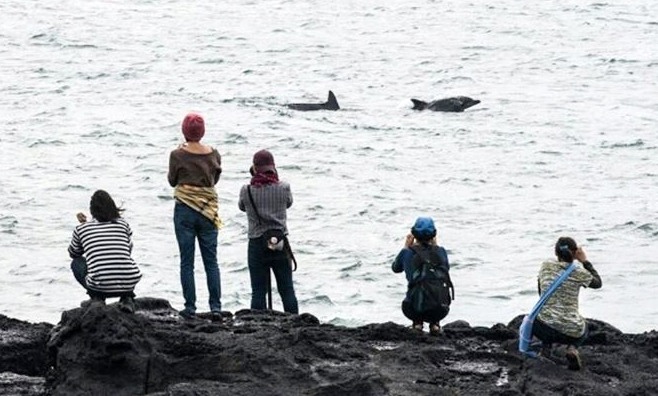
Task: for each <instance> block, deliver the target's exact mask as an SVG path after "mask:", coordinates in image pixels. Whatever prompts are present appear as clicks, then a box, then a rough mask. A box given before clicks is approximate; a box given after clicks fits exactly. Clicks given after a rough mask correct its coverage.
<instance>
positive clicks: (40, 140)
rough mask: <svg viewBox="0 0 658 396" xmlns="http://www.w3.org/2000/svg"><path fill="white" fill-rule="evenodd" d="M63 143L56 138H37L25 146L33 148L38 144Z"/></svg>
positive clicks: (59, 144) (55, 144)
mask: <svg viewBox="0 0 658 396" xmlns="http://www.w3.org/2000/svg"><path fill="white" fill-rule="evenodd" d="M64 144H65V143H64V142H63V141H61V140H57V139H37V140H35V141H34V142H32V143H30V144H29V145H28V146H27V147H30V148H34V147H39V146H44V145H45V146H63V145H64Z"/></svg>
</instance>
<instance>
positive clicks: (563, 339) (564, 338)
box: [532, 318, 589, 347]
mask: <svg viewBox="0 0 658 396" xmlns="http://www.w3.org/2000/svg"><path fill="white" fill-rule="evenodd" d="M532 335H534V336H535V337H537V338H539V339H540V340H541V342H542V344H544V345H551V344H564V345H573V346H576V347H578V346H580V345H581V344H582V343H583V342H584V341H585V340H586V339H587V336H588V335H589V329H588V328H587V324H585V333H583V335H582V336H580V337H578V338H575V337H570V336H568V335H566V334H562V333H560V332H559V331H557V330H555V329H554V328H552V327H550V326H548V325H547V324H546V323H544V322H542V321H541V320H539V319H536V318H535V321H534V322H533V323H532Z"/></svg>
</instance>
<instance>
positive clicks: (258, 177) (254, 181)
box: [251, 172, 279, 186]
mask: <svg viewBox="0 0 658 396" xmlns="http://www.w3.org/2000/svg"><path fill="white" fill-rule="evenodd" d="M278 182H279V175H278V174H277V173H274V172H267V173H256V174H255V175H254V176H252V178H251V185H252V186H265V185H268V184H276V183H278Z"/></svg>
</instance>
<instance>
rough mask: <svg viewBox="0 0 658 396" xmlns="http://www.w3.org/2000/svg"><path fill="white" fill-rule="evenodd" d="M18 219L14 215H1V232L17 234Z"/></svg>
mask: <svg viewBox="0 0 658 396" xmlns="http://www.w3.org/2000/svg"><path fill="white" fill-rule="evenodd" d="M17 226H18V220H17V219H16V218H15V217H14V216H3V217H0V232H2V233H3V234H16V227H17Z"/></svg>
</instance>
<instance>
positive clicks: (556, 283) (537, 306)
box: [528, 262, 576, 321]
mask: <svg viewBox="0 0 658 396" xmlns="http://www.w3.org/2000/svg"><path fill="white" fill-rule="evenodd" d="M575 269H576V265H575V264H574V263H573V262H571V264H570V265H569V266H568V267H567V268H566V269H565V270H564V271H562V273H561V274H560V275H558V276H557V277H556V278H555V280H554V281H553V283H551V285H550V286H549V287H548V289H546V291H545V292H544V293H542V295H541V297H540V298H539V301H537V304H535V306H534V307H533V308H532V311H530V314H529V315H528V316H529V318H530V320H531V321H534V320H535V318H536V317H537V315H539V311H541V309H542V308H543V307H544V304H546V301H548V299H549V298H551V296H552V295H553V294H554V293H555V291H556V290H557V289H558V288H559V287H560V285H562V283H563V282H564V281H565V280H566V279H567V278H568V277H569V275H571V273H572V272H573V270H575Z"/></svg>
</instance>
